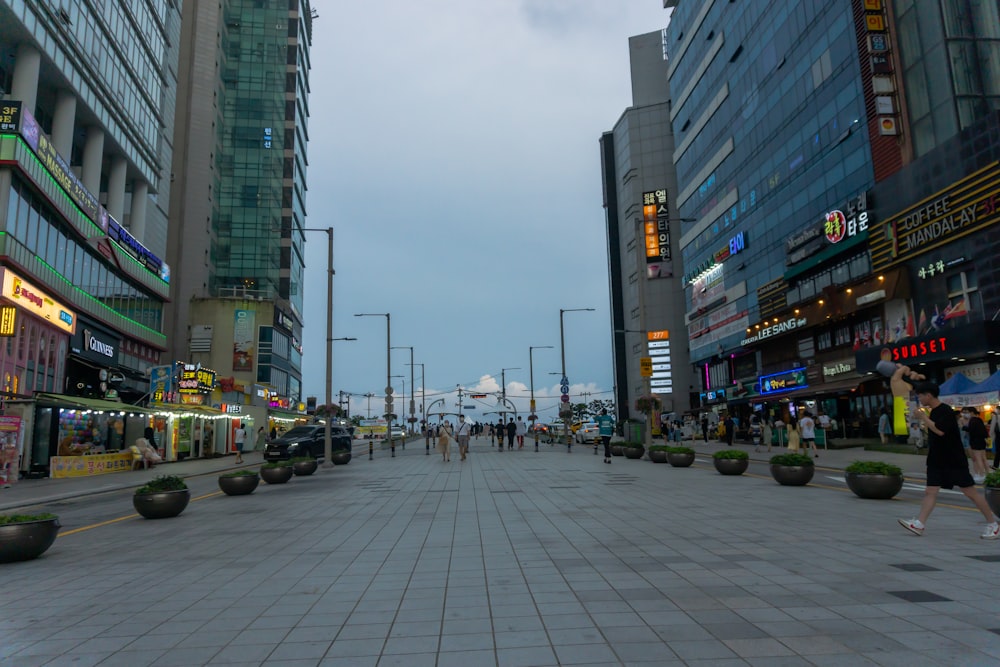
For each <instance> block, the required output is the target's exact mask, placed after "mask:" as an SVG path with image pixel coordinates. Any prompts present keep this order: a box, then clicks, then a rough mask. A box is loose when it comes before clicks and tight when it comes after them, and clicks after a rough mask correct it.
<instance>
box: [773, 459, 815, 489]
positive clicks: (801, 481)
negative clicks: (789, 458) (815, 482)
mask: <svg viewBox="0 0 1000 667" xmlns="http://www.w3.org/2000/svg"><path fill="white" fill-rule="evenodd" d="M815 473H816V466H779V465H774V464H771V477H773V478H774V481H776V482H777V483H778V484H781V485H782V486H805V485H806V484H808V483H809V481H810V480H812V478H813V475H814V474H815Z"/></svg>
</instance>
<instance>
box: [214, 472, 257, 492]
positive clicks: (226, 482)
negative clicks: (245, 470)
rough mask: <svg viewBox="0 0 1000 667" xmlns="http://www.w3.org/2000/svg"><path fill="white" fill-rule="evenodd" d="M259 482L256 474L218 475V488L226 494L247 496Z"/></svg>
mask: <svg viewBox="0 0 1000 667" xmlns="http://www.w3.org/2000/svg"><path fill="white" fill-rule="evenodd" d="M259 483H260V477H259V476H258V475H233V476H230V477H227V476H224V475H219V488H220V489H222V492H223V493H225V494H226V495H227V496H248V495H250V494H251V493H253V490H254V489H256V488H257V485H258V484H259Z"/></svg>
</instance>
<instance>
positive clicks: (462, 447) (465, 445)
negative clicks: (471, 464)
mask: <svg viewBox="0 0 1000 667" xmlns="http://www.w3.org/2000/svg"><path fill="white" fill-rule="evenodd" d="M471 431H472V424H470V423H469V422H467V421H465V415H459V416H458V425H457V426H455V439H456V440H458V453H459V454H460V455H461V456H462V460H463V461H464V460H465V457H466V455H467V454H468V453H469V433H470V432H471Z"/></svg>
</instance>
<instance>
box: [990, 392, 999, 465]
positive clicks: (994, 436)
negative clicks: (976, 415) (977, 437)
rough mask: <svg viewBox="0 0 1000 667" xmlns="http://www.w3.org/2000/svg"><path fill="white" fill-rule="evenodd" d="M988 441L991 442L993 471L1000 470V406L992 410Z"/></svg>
mask: <svg viewBox="0 0 1000 667" xmlns="http://www.w3.org/2000/svg"><path fill="white" fill-rule="evenodd" d="M990 440H992V441H993V452H994V453H993V469H994V470H997V469H1000V405H998V406H997V407H996V408H995V409H994V410H993V418H992V419H990Z"/></svg>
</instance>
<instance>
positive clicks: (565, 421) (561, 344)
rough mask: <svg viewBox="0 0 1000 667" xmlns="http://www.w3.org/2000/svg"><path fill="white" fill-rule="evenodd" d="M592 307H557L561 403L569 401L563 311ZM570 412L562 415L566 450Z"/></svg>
mask: <svg viewBox="0 0 1000 667" xmlns="http://www.w3.org/2000/svg"><path fill="white" fill-rule="evenodd" d="M593 310H594V309H593V308H560V309H559V354H560V356H561V357H562V377H561V378H560V379H559V388H560V391H561V392H562V398H561V399H560V400H561V401H562V402H563V403H569V378H568V377H566V334H565V330H564V328H563V314H565V313H575V312H593ZM559 412H560V416H561V417H563V415H562V413H563V411H562V410H560V411H559ZM572 416H573V415H572V412H570V413H569V415H568V416H565V417H563V435H565V436H566V451H567V452H569V451H572V450H573V441H572V440H570V432H569V423H568V422H569V419H570V418H572Z"/></svg>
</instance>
